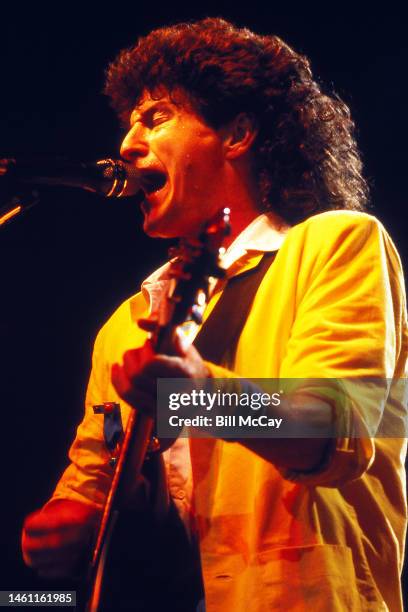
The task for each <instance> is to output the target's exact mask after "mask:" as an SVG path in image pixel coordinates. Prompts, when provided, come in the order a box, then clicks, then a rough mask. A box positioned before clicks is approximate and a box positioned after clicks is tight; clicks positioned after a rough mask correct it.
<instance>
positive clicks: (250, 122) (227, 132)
mask: <svg viewBox="0 0 408 612" xmlns="http://www.w3.org/2000/svg"><path fill="white" fill-rule="evenodd" d="M222 131H223V140H224V152H225V157H226V159H237V158H238V157H241V156H242V155H245V153H247V152H248V151H249V150H250V148H251V147H252V145H253V143H254V140H255V138H256V137H257V135H258V125H257V122H256V119H255V117H254V116H253V115H250V114H248V113H239V115H237V116H236V117H235V118H234V119H233V120H232V121H230V123H228V124H227V125H226V126H224V127H223V128H222Z"/></svg>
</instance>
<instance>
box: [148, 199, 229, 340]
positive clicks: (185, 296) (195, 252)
mask: <svg viewBox="0 0 408 612" xmlns="http://www.w3.org/2000/svg"><path fill="white" fill-rule="evenodd" d="M230 231H231V230H230V210H229V208H224V209H222V210H220V211H219V213H217V215H216V216H214V217H213V218H212V219H210V220H209V221H208V222H207V223H206V225H205V226H204V228H203V230H202V232H201V233H200V235H199V236H198V237H197V238H194V239H189V240H187V239H182V240H180V243H179V245H178V246H177V247H176V248H173V249H171V251H170V253H169V254H170V257H171V267H170V276H171V278H172V280H173V282H172V288H171V292H170V295H168V297H167V307H166V322H165V323H164V324H163V323H161V325H160V326H159V329H158V333H157V335H156V338H153V341H154V344H155V346H156V350H163V349H165V348H166V346H167V345H168V342H169V339H170V338H171V337H172V334H173V332H174V329H175V328H176V327H177V326H179V325H181V324H182V323H184V322H185V321H189V320H193V321H195V322H196V323H200V322H201V321H200V314H199V313H200V311H202V309H203V306H204V305H205V304H206V301H207V298H208V285H209V279H210V277H215V278H222V277H223V276H224V274H225V272H224V270H223V269H222V268H221V267H220V265H219V257H220V250H221V247H222V244H223V241H224V239H225V237H226V236H228V234H229V233H230ZM165 352H166V351H165Z"/></svg>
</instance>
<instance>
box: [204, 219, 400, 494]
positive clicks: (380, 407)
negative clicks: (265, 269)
mask: <svg viewBox="0 0 408 612" xmlns="http://www.w3.org/2000/svg"><path fill="white" fill-rule="evenodd" d="M319 217H320V218H317V217H316V218H311V219H309V220H308V221H307V222H306V223H304V224H301V225H300V226H297V227H295V228H294V230H292V231H293V233H294V236H293V237H292V240H291V241H289V239H288V240H287V243H286V244H284V246H283V247H282V248H283V249H289V248H292V249H293V248H294V245H296V248H297V249H298V250H299V260H298V268H297V270H296V274H297V279H296V312H295V317H294V320H293V325H292V329H291V334H290V338H289V342H288V345H287V349H286V352H285V356H284V358H283V361H282V363H281V367H280V378H281V379H283V380H290V381H292V382H293V381H295V380H297V381H298V384H299V386H300V387H301V390H302V392H308V393H310V394H311V395H315V394H317V395H318V397H319V398H321V399H324V400H326V402H327V403H328V404H329V405H330V406H331V409H332V412H333V415H334V431H335V434H334V437H333V439H332V442H331V444H330V445H329V447H328V451H327V454H326V456H325V457H324V459H323V461H322V463H321V464H320V466H318V467H317V468H316V469H315V470H314V471H313V472H308V473H304V472H296V471H293V470H286V469H285V470H283V469H282V470H280V471H281V473H282V475H283V476H284V477H285V478H287V479H290V480H294V481H297V482H302V483H304V484H307V485H311V486H317V485H321V486H339V485H341V484H343V483H345V482H348V481H350V480H353V479H355V478H358V477H359V476H361V475H362V474H363V473H364V471H366V470H367V469H368V468H369V467H370V465H371V463H372V461H373V459H374V455H375V444H374V441H375V436H376V435H377V433H378V430H379V428H381V430H382V432H383V433H384V423H387V422H388V421H387V417H388V416H389V414H388V413H389V412H390V411H392V412H393V413H395V412H397V413H398V418H400V422H401V423H402V421H403V420H404V417H405V411H404V409H403V403H402V401H401V399H402V396H403V393H404V391H403V387H402V386H401V385H399V386H398V384H397V385H396V386H395V385H394V381H395V380H397V383H398V379H401V378H402V377H403V376H404V366H405V358H404V354H406V343H407V337H406V314H405V298H404V286H403V276H402V271H401V265H400V260H399V257H398V254H397V252H396V250H395V247H394V245H393V244H392V241H391V239H390V238H389V236H388V235H387V233H386V231H385V230H384V228H383V226H382V225H381V224H380V223H379V222H378V221H377V220H376V219H374V218H373V217H370V216H368V215H362V214H356V213H345V214H340V215H336V214H335V213H334V214H326V215H321V216H319ZM292 261H293V258H292ZM289 274H290V273H289V271H288V276H289ZM210 368H211V371H212V375H213V376H216V377H222V376H223V377H227V376H228V374H227V372H226V371H225V370H224V371H222V369H219V368H217V367H215V368H214V367H213V366H210ZM229 375H231V374H229ZM295 386H296V385H295ZM391 387H392V389H391ZM390 398H391V399H390ZM391 401H392V405H391V403H390V402H391ZM398 418H397V420H398ZM394 424H395V423H394ZM385 427H387V425H385ZM390 433H391V432H387V431H386V432H385V435H388V436H389V435H390ZM271 443H273V441H271ZM293 443H294V444H296V440H295V439H293Z"/></svg>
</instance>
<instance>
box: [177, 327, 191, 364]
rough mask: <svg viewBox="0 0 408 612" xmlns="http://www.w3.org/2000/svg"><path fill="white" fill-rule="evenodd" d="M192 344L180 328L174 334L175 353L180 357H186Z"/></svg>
mask: <svg viewBox="0 0 408 612" xmlns="http://www.w3.org/2000/svg"><path fill="white" fill-rule="evenodd" d="M190 344H191V342H190V340H189V339H188V338H187V336H186V335H185V333H184V332H183V330H181V329H180V328H179V327H178V328H177V329H176V333H175V334H174V352H175V354H176V355H177V356H179V357H185V356H186V355H187V351H188V349H189V346H190Z"/></svg>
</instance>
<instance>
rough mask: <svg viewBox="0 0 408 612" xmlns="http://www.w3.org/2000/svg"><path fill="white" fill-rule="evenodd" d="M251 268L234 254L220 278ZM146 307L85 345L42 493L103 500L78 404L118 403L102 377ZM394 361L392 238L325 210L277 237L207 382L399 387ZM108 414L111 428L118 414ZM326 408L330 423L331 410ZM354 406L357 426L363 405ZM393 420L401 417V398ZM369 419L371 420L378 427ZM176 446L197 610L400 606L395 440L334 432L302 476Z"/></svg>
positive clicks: (105, 473)
mask: <svg viewBox="0 0 408 612" xmlns="http://www.w3.org/2000/svg"><path fill="white" fill-rule="evenodd" d="M260 256H261V255H260V254H259V253H256V252H249V253H247V254H246V255H244V256H243V257H242V258H241V260H240V262H239V265H238V266H235V269H234V274H239V273H240V272H242V271H243V270H245V269H248V268H249V267H251V266H253V265H256V263H257V262H258V261H259V258H260ZM218 297H219V295H217V294H216V295H214V296H213V299H212V303H210V305H209V308H208V311H210V310H211V308H212V307H213V305H214V303H215V302H216V300H217V299H218ZM147 310H148V304H147V303H146V301H145V299H144V297H143V295H142V294H140V293H139V294H137V295H136V296H134V297H133V298H131V299H130V300H128V301H127V302H125V303H124V304H122V306H120V308H119V309H118V310H117V311H116V312H115V313H114V315H113V316H112V317H111V319H110V320H109V321H108V323H107V324H106V325H105V326H104V327H103V328H102V330H101V331H100V333H99V335H98V337H97V340H96V343H95V351H94V357H93V369H92V374H91V379H90V383H89V387H88V393H87V399H86V415H85V419H84V421H83V422H82V424H81V425H80V426H79V428H78V432H77V437H76V440H75V441H74V443H73V445H72V447H71V451H70V458H71V461H72V463H71V465H70V466H69V467H68V468H67V470H66V472H65V473H64V475H63V477H62V479H61V480H60V482H59V484H58V486H57V489H56V491H55V493H54V497H64V498H75V499H80V500H82V501H86V502H88V503H95V504H98V505H101V504H102V503H103V501H104V496H105V494H106V490H107V487H108V485H109V480H110V469H109V467H108V466H107V460H108V453H107V451H106V448H105V446H104V442H103V435H102V419H101V417H100V415H94V414H93V410H92V406H93V405H94V404H100V403H101V402H104V401H115V400H117V401H119V399H118V398H117V395H116V393H115V391H114V389H113V387H112V385H111V382H110V367H111V364H112V363H114V362H120V361H121V358H122V354H123V353H124V351H125V350H128V349H129V348H134V347H136V346H140V345H141V344H142V343H143V342H144V340H145V338H146V335H145V333H144V332H142V331H141V330H140V329H139V328H138V327H137V325H136V323H135V321H136V320H137V319H138V318H140V317H141V316H145V315H146V314H147ZM407 351H408V332H407V319H406V307H405V298H404V285H403V276H402V272H401V265H400V261H399V257H398V254H397V252H396V250H395V248H394V246H393V244H392V241H391V240H390V238H389V236H388V235H387V233H386V232H385V230H384V228H383V227H382V225H381V224H380V223H379V222H378V221H377V220H376V219H374V218H373V217H371V216H369V215H366V214H362V213H355V212H346V211H336V212H329V213H323V214H320V215H316V216H314V217H311V218H309V219H308V220H307V221H305V222H303V223H301V224H299V225H297V226H295V227H293V228H292V229H291V230H290V231H289V232H288V234H287V237H286V239H285V241H284V243H283V245H282V247H281V248H280V250H279V252H278V254H277V256H276V259H275V261H274V263H273V264H272V266H271V268H270V269H269V270H268V272H267V274H266V276H265V277H264V279H263V281H262V284H261V286H260V288H259V290H258V292H257V295H256V298H255V301H254V304H253V306H252V309H251V312H250V314H249V317H248V319H247V322H246V324H245V326H244V329H243V331H242V334H241V336H240V340H239V343H238V347H237V351H236V355H235V356H234V359H233V363H232V364H228V366H229V367H230V369H225V368H223V367H221V366H215V365H214V364H210V368H211V371H212V374H213V376H214V377H220V378H222V377H229V376H232V375H235V376H236V375H238V376H243V377H246V378H251V377H252V378H286V379H289V378H321V379H350V378H355V377H364V378H365V377H376V378H379V379H385V378H388V379H392V378H394V379H401V378H404V377H405V376H406V372H405V367H406V360H407ZM386 394H387V390H385V391H384V400H385V396H386ZM121 403H122V404H123V402H121ZM122 408H123V410H122V414H123V418H124V420H125V419H126V414H128V411H129V407H127V406H122ZM333 408H334V411H335V414H336V418H337V420H338V421H342V420H344V414H342V411H343V410H344V405H343V404H342V403H341V402H339V403H338V404H336V402H334V405H333ZM355 408H356V412H357V413H358V414H359V418H360V419H361V422H362V424H363V429H364V425H366V426H367V429H369V427H370V426H371V425H372V423H365V416H364V406H362V405H360V406H357V407H355ZM393 409H394V412H395V415H396V419H397V420H398V419H403V418H404V416H405V414H403V404H402V401H401V398H397V399H394V401H393ZM371 418H372V417H370V419H371ZM382 418H383V414H382V413H381V411H378V414H377V413H376V419H377V421H376V424H375V425H376V426H381V420H382ZM271 443H273V441H271ZM288 443H296V441H295V440H292V441H289V442H288ZM190 449H191V460H192V469H193V483H194V485H193V486H194V503H195V512H196V517H197V523H198V528H199V537H200V551H201V561H202V569H203V576H204V585H205V592H206V606H207V607H206V609H207V612H244V611H245V612H248V611H251V612H264V611H267V610H295V611H303V610H308V609H313V612H317V611H318V610H322V611H323V610H324V611H328V610H330V611H334V610H338V611H342V612H343V611H344V610H376V611H377V610H390V611H392V612H397V611H398V610H401V609H402V604H401V593H400V584H399V575H400V571H401V566H402V559H403V548H404V537H405V525H406V497H405V480H404V470H403V465H404V458H405V452H406V445H405V440H404V439H403V438H389V437H384V438H379V437H378V438H374V437H373V438H369V437H356V438H351V437H350V438H348V437H344V436H339V438H338V439H337V440H336V441H335V443H334V445H333V448H332V449H331V452H330V455H329V456H328V457H327V460H326V462H325V464H324V466H322V468H321V469H320V470H318V471H316V472H315V473H307V474H305V473H294V472H289V471H287V470H286V471H285V470H283V469H279V468H278V467H276V466H274V465H272V464H270V463H268V462H266V461H265V460H263V459H261V458H260V457H258V456H257V455H255V454H254V453H252V452H251V451H249V450H247V449H245V448H244V447H243V446H242V445H240V444H239V443H236V442H227V441H222V440H216V439H192V440H190Z"/></svg>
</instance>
